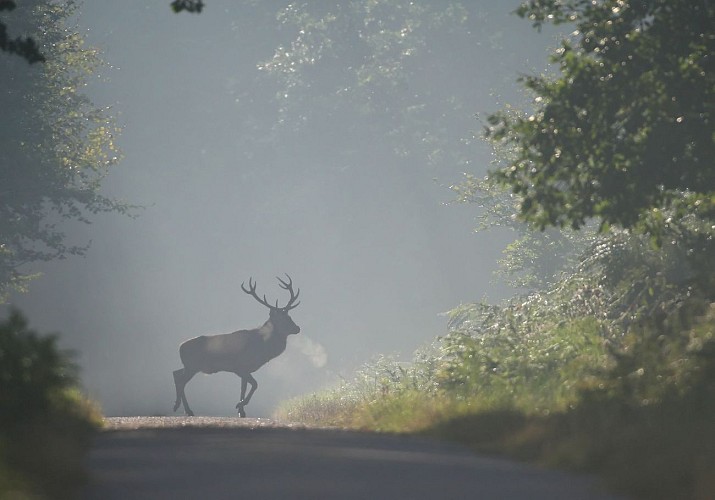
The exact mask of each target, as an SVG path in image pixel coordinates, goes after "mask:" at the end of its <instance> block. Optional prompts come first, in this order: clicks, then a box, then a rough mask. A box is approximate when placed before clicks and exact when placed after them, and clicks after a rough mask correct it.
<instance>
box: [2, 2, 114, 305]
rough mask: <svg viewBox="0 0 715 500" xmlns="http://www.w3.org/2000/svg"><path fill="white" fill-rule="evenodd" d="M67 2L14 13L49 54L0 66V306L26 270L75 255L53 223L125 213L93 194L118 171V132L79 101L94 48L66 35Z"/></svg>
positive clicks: (92, 68) (31, 5)
mask: <svg viewBox="0 0 715 500" xmlns="http://www.w3.org/2000/svg"><path fill="white" fill-rule="evenodd" d="M75 10H76V5H75V4H74V2H72V1H66V2H53V1H49V0H28V1H26V2H23V3H22V5H21V6H20V7H18V9H17V10H16V12H15V13H14V22H15V25H16V26H17V27H18V29H22V30H23V31H25V32H28V33H31V34H32V35H33V37H34V38H35V39H36V40H37V41H38V43H39V46H40V47H41V48H42V50H43V52H44V53H45V54H46V55H47V62H46V63H45V64H42V65H41V66H29V65H28V64H27V63H25V62H24V61H22V60H20V59H18V58H10V57H3V58H0V64H2V65H3V69H2V71H0V88H2V92H1V93H0V108H2V110H3V119H4V121H5V122H6V123H9V124H12V126H10V127H7V128H6V129H5V131H4V132H3V134H2V136H1V137H0V196H2V200H3V203H2V204H1V205H0V298H2V296H3V295H4V294H5V293H7V291H8V290H9V288H11V287H22V285H23V284H24V283H25V282H26V281H27V279H28V278H29V277H30V276H31V275H30V274H29V273H28V272H27V271H26V270H25V267H24V266H25V265H26V264H29V263H32V262H37V261H45V260H50V259H56V258H63V257H65V256H68V255H75V254H82V253H84V252H85V251H86V246H81V245H72V244H69V243H67V242H66V239H65V234H64V233H63V231H62V230H60V229H59V228H58V227H57V222H58V221H59V220H61V219H68V220H74V221H81V222H88V214H96V213H98V212H108V211H119V212H123V213H126V212H127V210H128V207H127V206H126V205H123V204H121V203H119V202H117V201H115V200H111V199H108V198H107V197H105V196H102V195H101V194H100V193H99V189H100V184H101V181H102V179H103V178H104V176H105V175H106V174H107V172H108V169H109V168H110V167H112V166H113V165H114V164H116V163H117V161H118V159H119V152H118V150H117V146H116V144H115V142H114V141H115V136H116V134H117V132H118V129H117V126H116V125H115V124H114V122H113V120H112V119H111V118H110V117H109V116H108V114H107V112H106V110H101V109H96V108H95V107H94V106H93V105H92V103H91V102H90V101H89V99H88V98H87V97H86V96H85V95H84V94H83V93H82V89H83V87H84V86H85V85H86V83H87V79H88V77H89V76H92V75H94V74H95V72H96V70H97V68H98V67H99V66H100V65H101V64H102V61H101V60H100V58H99V55H98V52H97V51H96V50H95V49H91V48H87V47H85V46H84V39H83V37H82V36H81V35H80V34H79V33H77V32H76V31H73V30H72V29H70V28H69V27H68V26H67V24H66V23H67V20H68V19H69V18H71V16H72V15H73V13H74V12H75Z"/></svg>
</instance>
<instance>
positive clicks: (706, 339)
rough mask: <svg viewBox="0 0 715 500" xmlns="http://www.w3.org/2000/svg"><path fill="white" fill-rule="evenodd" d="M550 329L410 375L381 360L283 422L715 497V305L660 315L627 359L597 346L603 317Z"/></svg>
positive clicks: (640, 329) (626, 485)
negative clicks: (436, 442)
mask: <svg viewBox="0 0 715 500" xmlns="http://www.w3.org/2000/svg"><path fill="white" fill-rule="evenodd" d="M493 319H494V318H493V317H492V316H489V317H488V320H489V321H485V323H487V324H489V325H491V324H493ZM470 324H472V325H473V324H474V321H473V319H471V320H470ZM541 324H546V325H548V326H547V327H548V328H549V329H550V331H549V332H548V334H547V335H544V336H541V338H539V339H533V341H532V342H530V343H527V347H526V348H523V349H522V348H521V347H523V346H520V348H519V349H511V350H510V349H509V348H508V347H509V344H510V343H513V339H510V338H507V339H504V335H505V333H504V330H499V331H494V332H492V333H493V335H492V337H489V335H486V336H485V335H482V336H474V335H462V336H461V337H453V338H451V339H447V340H446V341H445V340H443V342H446V345H447V348H448V349H447V350H446V351H445V350H442V351H439V350H438V351H436V352H434V353H433V354H432V355H427V356H425V355H422V356H418V357H417V359H416V361H415V363H413V364H412V365H409V366H408V365H405V364H400V363H395V362H394V361H391V360H390V359H389V358H379V359H378V360H376V361H374V362H372V363H369V364H367V365H366V366H365V367H364V368H363V369H362V370H361V371H360V372H359V373H358V374H357V375H356V376H355V378H354V379H353V380H350V381H348V382H343V383H342V384H341V385H340V386H338V387H336V388H334V389H331V390H327V391H324V392H321V393H318V394H313V395H310V396H307V397H304V398H298V399H294V400H291V401H287V402H286V403H284V404H283V405H282V406H281V408H280V409H279V411H278V412H277V414H276V417H277V418H279V419H283V420H288V421H301V422H306V423H312V424H319V425H334V426H340V427H347V428H352V429H362V430H372V431H382V432H398V433H419V434H422V435H427V436H433V437H438V438H442V439H448V440H453V441H457V442H459V443H461V444H464V445H467V446H470V447H472V448H473V449H475V450H477V451H479V452H484V453H489V454H494V455H500V456H504V457H510V458H514V459H518V460H523V461H527V462H530V463H536V464H539V465H544V466H548V467H555V468H560V469H566V470H572V471H578V472H588V473H594V474H597V475H599V476H600V477H601V478H602V479H603V481H604V482H605V483H606V484H607V485H609V486H610V487H611V488H612V489H613V490H615V491H619V492H623V493H626V494H628V495H630V496H632V497H633V498H639V499H648V500H673V499H683V500H712V499H713V498H715V304H708V303H695V302H686V303H684V304H682V305H681V307H679V308H677V309H675V310H673V311H672V312H671V313H670V314H668V315H665V316H661V317H659V318H649V319H647V320H646V321H643V322H642V323H641V324H640V325H638V326H637V327H634V328H633V329H632V332H631V334H629V335H626V336H623V337H622V344H621V346H620V348H619V349H615V348H613V347H609V348H608V349H606V348H605V347H604V346H605V345H608V344H609V342H611V341H610V340H609V339H603V338H602V341H601V342H600V343H598V344H597V343H594V342H593V339H595V338H597V336H599V335H602V331H603V329H602V328H601V325H599V324H598V322H594V321H593V320H592V319H588V318H576V319H575V320H573V321H566V322H564V321H561V322H553V323H548V322H544V321H543V320H542V321H541ZM554 325H555V326H554ZM525 328H526V329H527V330H528V329H529V327H525ZM506 333H507V334H508V335H511V336H516V337H518V333H519V332H513V331H511V330H509V329H507V330H506ZM537 334H538V332H534V331H530V335H532V336H536V335H537ZM573 336H576V339H578V340H569V338H570V337H573ZM490 339H491V340H490ZM554 341H555V342H554ZM443 345H444V344H443ZM554 346H556V347H554ZM607 351H608V352H610V355H608V356H606V352H607ZM455 352H458V355H456V356H455V355H454V353H455ZM499 356H501V358H500V357H499ZM504 357H509V359H503V358H504ZM606 357H607V358H608V360H607V361H605V358H606ZM554 359H556V360H557V361H556V362H554V361H553V360H554ZM485 368H486V369H485ZM494 368H498V369H496V370H494ZM536 368H538V369H536ZM520 370H522V371H520ZM527 373H529V374H533V373H538V374H539V377H538V378H531V379H530V378H529V377H528V376H526V374H527Z"/></svg>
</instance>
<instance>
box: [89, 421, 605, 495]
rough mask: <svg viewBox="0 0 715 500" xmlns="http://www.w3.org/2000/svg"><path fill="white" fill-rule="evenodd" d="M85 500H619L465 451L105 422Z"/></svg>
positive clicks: (236, 427) (212, 426) (301, 432)
mask: <svg viewBox="0 0 715 500" xmlns="http://www.w3.org/2000/svg"><path fill="white" fill-rule="evenodd" d="M107 429H108V430H106V431H104V432H102V433H101V434H100V435H99V436H98V437H97V438H96V442H95V444H94V446H93V448H92V450H91V452H90V455H89V459H88V460H89V471H90V475H91V478H90V482H89V484H88V485H87V487H86V488H85V489H84V491H83V494H82V497H81V498H83V499H85V500H93V499H97V500H99V499H102V500H112V499H122V500H125V499H154V500H160V499H165V498H166V499H172V500H177V499H193V498H197V499H199V498H200V499H224V498H237V499H238V498H240V499H244V498H249V499H251V500H263V499H281V500H286V499H296V500H297V499H310V500H316V499H347V500H350V499H361V500H362V499H371V500H372V499H390V500H401V499H414V500H421V499H430V500H435V499H498V500H521V499H523V500H527V499H528V500H541V499H543V500H560V499H564V500H615V499H616V497H615V496H610V495H607V494H605V493H602V492H599V490H598V488H597V487H596V484H595V482H593V481H591V480H589V479H587V478H583V477H576V476H572V475H569V474H565V473H559V472H554V471H545V470H541V469H537V468H532V467H528V466H524V465H521V464H516V463H513V462H509V461H506V460H500V459H494V458H488V457H482V456H479V455H475V454H473V453H471V452H470V451H469V450H467V449H466V448H463V447H460V446H458V445H454V444H449V443H443V442H438V441H432V440H428V439H422V438H418V437H413V436H397V435H385V434H373V433H358V432H346V431H340V430H335V429H332V430H331V429H310V428H305V427H301V426H286V425H281V424H277V423H275V422H272V421H270V420H266V419H250V418H246V419H238V418H206V417H203V418H202V417H194V418H185V417H132V418H115V419H107Z"/></svg>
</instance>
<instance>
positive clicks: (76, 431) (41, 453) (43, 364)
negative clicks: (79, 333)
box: [0, 310, 101, 498]
mask: <svg viewBox="0 0 715 500" xmlns="http://www.w3.org/2000/svg"><path fill="white" fill-rule="evenodd" d="M100 422H101V415H100V413H99V411H98V410H97V409H96V408H95V407H94V406H93V405H92V404H91V403H90V402H89V401H88V400H87V399H86V398H85V397H84V396H83V395H82V393H81V391H80V389H79V387H78V378H77V368H76V366H75V365H74V364H73V363H72V362H71V360H70V355H69V354H68V353H66V352H63V351H61V350H60V349H59V348H58V346H57V337H56V336H55V335H48V336H39V335H38V334H36V333H35V332H33V331H31V330H29V329H28V327H27V321H26V320H25V318H24V317H23V316H22V314H20V312H18V311H15V310H13V311H12V312H11V313H10V316H9V317H8V319H6V320H5V321H3V322H2V323H0V497H4V496H5V495H7V496H13V495H14V496H18V497H20V498H22V497H23V496H28V497H30V496H31V497H39V498H43V497H48V498H49V497H52V498H71V497H72V495H73V491H74V489H75V488H76V487H77V486H78V485H79V484H81V481H82V480H83V478H84V475H83V470H82V459H83V456H84V452H85V451H86V449H87V447H88V445H89V440H90V437H91V435H92V432H93V430H94V429H96V428H97V427H98V426H99V425H100Z"/></svg>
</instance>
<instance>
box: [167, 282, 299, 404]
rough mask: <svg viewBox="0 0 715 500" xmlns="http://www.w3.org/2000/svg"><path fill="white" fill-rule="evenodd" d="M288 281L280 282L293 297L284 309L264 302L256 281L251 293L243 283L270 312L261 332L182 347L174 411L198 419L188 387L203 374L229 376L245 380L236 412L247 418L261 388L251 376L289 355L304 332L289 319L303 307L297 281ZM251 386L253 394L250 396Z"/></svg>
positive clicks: (201, 339)
mask: <svg viewBox="0 0 715 500" xmlns="http://www.w3.org/2000/svg"><path fill="white" fill-rule="evenodd" d="M286 277H287V278H288V281H284V280H282V279H281V278H277V279H278V281H279V282H280V287H281V288H283V289H284V290H288V292H289V293H290V299H289V300H288V303H287V304H286V305H285V306H283V307H278V301H277V300H276V305H275V306H272V305H271V304H269V303H268V301H267V300H266V296H265V295H264V296H263V298H260V297H259V296H258V294H256V285H257V283H254V282H253V278H249V280H248V289H246V287H245V286H244V283H241V289H242V290H243V291H244V292H246V293H247V294H249V295H251V296H252V297H253V298H254V299H256V300H257V301H258V302H260V303H261V304H263V305H264V306H266V307H267V308H268V309H269V310H270V312H269V315H268V321H266V322H265V323H264V324H263V326H261V327H260V328H254V329H252V330H239V331H237V332H233V333H227V334H224V335H202V336H200V337H195V338H193V339H189V340H187V341H186V342H184V343H183V344H181V346H179V356H180V357H181V362H182V363H183V365H184V367H183V368H179V369H178V370H176V371H174V384H176V402H175V403H174V411H176V410H178V409H179V406H181V404H182V403H183V405H184V411H185V412H186V414H187V415H190V416H193V415H194V412H193V411H191V408H190V407H189V403H188V401H186V394H185V392H184V389H185V388H186V384H187V383H188V382H189V380H191V379H192V378H193V376H194V375H196V374H197V373H199V372H203V373H208V374H211V373H217V372H229V373H235V374H236V375H238V376H239V377H240V378H241V400H240V401H239V402H238V404H236V408H237V409H238V415H239V416H240V417H245V416H246V411H245V406H246V405H247V404H248V402H249V401H250V400H251V396H253V393H254V392H256V389H257V388H258V382H256V379H255V378H253V375H251V374H252V373H253V372H255V371H256V370H258V369H259V368H260V367H261V366H263V365H264V364H266V363H267V362H268V361H270V360H271V359H273V358H275V357H276V356H278V355H280V354H281V353H282V352H283V351H285V348H286V342H287V340H288V335H294V334H297V333H298V332H300V327H299V326H298V325H296V324H295V323H294V322H293V320H292V319H291V317H290V316H289V315H288V311H290V310H291V309H294V308H296V307H297V306H298V304H300V302H296V300H297V299H298V295H299V294H300V289H298V291H297V292H295V293H294V292H293V280H291V278H290V276H288V275H287V274H286ZM248 384H250V385H251V390H250V391H248V394H246V388H247V386H248Z"/></svg>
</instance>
